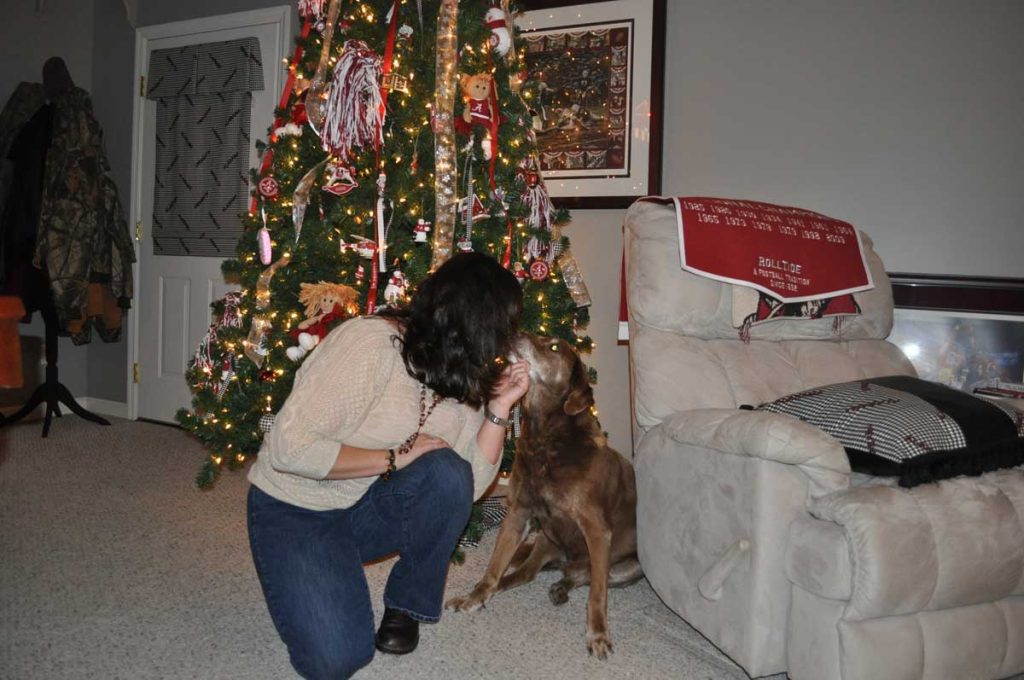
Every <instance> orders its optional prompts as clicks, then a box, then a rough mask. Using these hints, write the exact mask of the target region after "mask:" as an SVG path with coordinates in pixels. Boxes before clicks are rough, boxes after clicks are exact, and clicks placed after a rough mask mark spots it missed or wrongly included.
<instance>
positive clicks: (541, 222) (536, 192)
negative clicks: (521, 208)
mask: <svg viewBox="0 0 1024 680" xmlns="http://www.w3.org/2000/svg"><path fill="white" fill-rule="evenodd" d="M534 177H535V179H531V178H528V179H527V182H526V190H525V191H524V192H523V202H524V203H525V204H526V205H527V206H529V208H530V215H529V217H527V223H528V224H529V225H530V227H532V228H533V229H546V230H548V231H550V230H551V228H552V222H553V221H554V215H555V205H554V203H552V202H551V197H550V196H549V195H548V190H547V187H545V186H544V182H542V181H540V178H539V176H536V175H535V176H534Z"/></svg>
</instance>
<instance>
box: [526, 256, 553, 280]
mask: <svg viewBox="0 0 1024 680" xmlns="http://www.w3.org/2000/svg"><path fill="white" fill-rule="evenodd" d="M550 273H551V267H550V266H548V263H547V262H545V261H544V260H534V261H533V262H531V263H530V278H531V279H533V280H534V281H543V280H544V279H546V278H548V274H550Z"/></svg>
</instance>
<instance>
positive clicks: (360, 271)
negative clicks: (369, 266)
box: [356, 265, 366, 283]
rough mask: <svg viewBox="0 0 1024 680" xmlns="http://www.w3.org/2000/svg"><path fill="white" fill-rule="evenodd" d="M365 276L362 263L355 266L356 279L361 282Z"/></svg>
mask: <svg viewBox="0 0 1024 680" xmlns="http://www.w3.org/2000/svg"><path fill="white" fill-rule="evenodd" d="M365 278H366V269H365V268H363V265H359V266H357V267H356V281H358V282H359V283H362V282H363V280H364V279H365Z"/></svg>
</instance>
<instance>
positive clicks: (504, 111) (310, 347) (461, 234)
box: [178, 0, 592, 487]
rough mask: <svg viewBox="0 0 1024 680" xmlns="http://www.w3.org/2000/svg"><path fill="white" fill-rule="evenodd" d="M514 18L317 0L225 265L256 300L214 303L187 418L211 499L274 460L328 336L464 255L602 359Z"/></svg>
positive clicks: (504, 8)
mask: <svg viewBox="0 0 1024 680" xmlns="http://www.w3.org/2000/svg"><path fill="white" fill-rule="evenodd" d="M342 5H344V10H343V11H342V10H341V7H342ZM513 12H514V8H510V7H509V6H508V0H504V2H503V3H501V4H497V5H491V4H488V3H487V2H486V1H485V0H471V1H469V2H466V1H463V2H461V3H460V2H457V0H434V1H430V0H423V1H417V2H412V1H410V0H365V1H363V2H345V3H342V2H340V0H330V2H327V0H300V2H299V13H300V16H301V17H302V18H303V27H302V31H301V34H300V36H299V38H298V40H297V43H296V49H295V53H294V56H293V57H292V59H291V60H290V64H289V67H288V68H289V76H288V82H287V84H286V87H285V91H284V93H283V94H282V97H281V100H280V105H279V108H278V109H277V110H276V111H275V112H274V115H275V121H274V123H273V125H272V126H271V128H270V130H269V135H268V141H267V142H266V144H264V145H262V146H261V147H260V151H261V154H262V156H261V158H262V162H261V165H260V167H259V169H258V170H253V177H252V180H253V185H254V186H256V187H257V190H255V191H254V193H253V198H252V203H251V207H250V210H249V212H248V214H247V215H244V216H243V221H244V227H245V229H244V234H243V236H242V238H241V240H240V242H239V244H238V249H237V253H236V257H235V258H234V259H230V260H227V261H226V262H225V263H224V265H223V273H224V276H225V280H227V281H228V282H230V283H233V284H236V285H237V287H238V289H239V291H238V292H235V293H230V294H228V295H227V296H226V297H225V298H224V299H223V300H221V301H220V302H218V303H216V304H215V305H214V307H215V309H214V311H215V318H216V319H217V321H216V322H215V323H214V324H213V325H212V326H211V327H210V329H209V331H208V333H207V336H206V338H205V339H204V340H203V342H202V343H201V345H200V346H199V348H198V350H197V351H196V356H195V359H194V361H193V363H192V365H191V366H190V368H189V371H188V374H187V375H188V380H189V381H190V385H191V387H192V389H193V395H194V396H193V402H192V409H191V410H182V411H181V412H179V414H178V420H179V422H180V423H181V425H182V426H183V427H185V428H186V429H187V430H189V431H190V432H191V433H193V434H194V435H195V436H196V437H198V438H199V439H200V440H201V441H202V442H203V443H204V444H205V446H206V447H207V448H208V449H209V450H210V456H209V459H208V460H207V461H206V463H205V464H204V466H203V468H202V470H201V471H200V472H199V474H198V477H197V483H198V485H199V486H200V487H207V486H210V485H212V484H213V483H214V481H215V479H216V477H217V475H218V474H219V473H220V471H221V470H222V469H223V468H224V467H225V466H226V467H229V468H238V467H241V466H243V465H244V464H245V462H246V460H247V459H249V458H250V457H251V456H253V455H255V454H256V453H257V452H258V451H259V448H260V444H261V442H262V439H263V435H264V434H265V432H267V431H269V428H270V427H271V426H272V424H273V418H274V414H275V413H276V412H277V410H278V409H279V408H280V407H281V405H282V404H283V403H284V400H285V399H286V398H287V397H288V394H289V392H290V390H291V387H292V381H293V378H294V374H295V371H296V369H297V368H298V367H299V366H300V365H301V362H302V361H303V359H304V357H305V356H307V355H308V354H309V353H310V352H315V351H316V344H317V342H318V340H319V339H320V338H322V337H323V336H324V335H326V333H327V332H329V331H330V329H331V328H333V327H334V326H335V325H337V324H339V323H341V322H342V321H343V320H344V319H345V318H347V317H350V316H352V315H358V314H365V313H372V312H373V311H374V309H377V308H379V307H381V306H382V305H400V304H402V303H403V301H405V300H407V299H408V298H409V297H410V296H413V295H415V294H416V286H417V283H418V282H419V281H421V280H422V279H423V277H425V276H426V275H427V274H428V273H429V272H430V271H431V270H432V269H433V268H436V267H437V266H438V265H440V264H441V263H442V262H443V261H444V260H445V259H447V257H449V256H450V255H451V254H452V252H453V251H458V250H468V249H472V250H475V251H478V252H485V253H488V254H490V255H491V256H492V257H495V258H496V259H498V260H499V261H501V262H502V263H503V264H504V265H505V266H506V267H508V268H510V269H512V270H513V271H514V272H515V273H516V275H517V277H519V279H520V280H521V282H522V285H523V291H524V303H525V307H524V311H523V316H522V321H521V327H522V329H523V330H525V331H528V332H533V333H539V334H542V335H551V336H555V337H559V338H563V339H565V340H568V341H570V342H572V343H574V345H575V346H576V347H577V348H578V349H579V350H580V351H582V352H587V351H589V350H590V348H591V344H592V343H591V341H590V339H589V338H588V337H586V336H585V335H580V334H578V332H579V331H582V329H583V328H585V326H586V324H587V321H588V316H587V305H588V304H589V299H588V298H587V293H586V289H585V287H584V286H583V283H582V281H581V280H580V278H579V274H578V269H577V268H576V264H575V261H574V260H573V259H572V256H571V254H570V253H569V243H568V239H566V238H564V237H563V236H562V235H561V233H560V227H561V225H563V224H564V223H565V222H567V220H568V217H569V216H568V213H567V212H566V211H564V210H556V209H555V208H554V207H553V205H552V203H551V200H550V198H549V197H548V194H547V191H546V189H545V186H544V182H543V179H542V177H541V174H540V165H539V161H538V157H537V145H536V138H535V137H534V133H533V118H532V115H531V111H530V108H529V103H528V102H529V101H530V100H531V99H535V98H536V90H535V86H536V83H534V82H531V81H530V80H529V79H528V77H527V75H526V74H527V70H526V67H525V55H524V54H523V53H522V51H521V50H520V49H517V48H518V47H519V46H518V44H517V43H516V41H515V34H514V26H513V23H512V21H511V20H510V17H511V16H512V13H513ZM510 440H511V433H510ZM513 448H514V446H513V444H512V443H511V441H510V442H509V443H508V445H507V446H506V461H505V469H507V468H508V466H509V463H510V456H511V452H512V450H513Z"/></svg>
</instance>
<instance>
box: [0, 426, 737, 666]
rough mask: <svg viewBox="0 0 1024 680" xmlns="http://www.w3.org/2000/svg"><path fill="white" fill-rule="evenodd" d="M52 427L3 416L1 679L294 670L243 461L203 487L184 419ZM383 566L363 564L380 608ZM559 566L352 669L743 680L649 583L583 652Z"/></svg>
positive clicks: (481, 559)
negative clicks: (610, 646) (402, 649)
mask: <svg viewBox="0 0 1024 680" xmlns="http://www.w3.org/2000/svg"><path fill="white" fill-rule="evenodd" d="M40 430H41V426H40V425H39V424H38V423H27V424H19V425H16V426H13V427H9V428H4V429H0V678H3V679H4V680H7V679H12V680H13V679H18V680H21V679H37V678H44V679H47V680H51V679H62V678H98V679H103V680H109V679H112V678H125V679H130V680H139V679H144V678H202V679H214V678H216V679H219V678H224V679H229V678H246V679H254V680H256V679H263V678H267V679H270V678H292V677H295V675H294V673H293V672H292V670H291V667H290V665H289V663H288V659H287V653H286V651H285V648H284V646H283V644H282V643H281V642H280V640H279V639H278V637H277V634H276V633H275V631H274V628H273V625H272V624H271V622H270V618H269V616H268V614H267V611H266V608H265V605H264V603H263V599H262V596H261V594H260V590H259V584H258V582H257V580H256V574H255V572H254V570H253V567H252V563H251V560H250V556H249V549H248V542H247V538H246V531H245V512H244V508H245V502H244V499H245V495H244V494H245V491H246V488H247V485H246V482H245V479H244V474H240V473H227V474H225V475H224V476H223V477H222V479H221V481H220V483H219V485H218V486H217V487H216V488H215V489H214V490H212V491H203V492H201V491H198V490H197V489H196V488H195V486H194V485H193V477H194V475H195V473H196V471H197V469H198V466H199V464H200V462H201V461H202V459H203V456H204V453H203V450H202V449H201V447H200V446H199V445H198V444H197V443H195V442H194V441H192V440H191V439H190V438H189V437H188V436H187V435H185V434H184V433H183V432H181V431H179V430H176V429H174V428H169V427H163V426H159V425H153V424H148V423H133V422H126V421H116V422H115V423H114V424H113V425H112V426H110V427H100V426H97V425H93V424H91V423H87V422H85V421H83V420H81V419H79V418H77V417H74V416H65V417H64V418H61V419H59V420H57V421H55V422H54V425H53V427H52V429H51V432H50V437H49V438H48V439H45V440H44V439H40V437H39V435H40ZM494 535H495V532H493V531H492V532H490V533H489V534H488V535H487V536H486V537H485V540H484V542H483V544H482V545H481V547H480V548H477V549H474V550H470V551H469V552H468V559H467V561H466V563H465V564H464V565H462V566H453V567H452V569H451V571H450V574H449V579H448V592H449V594H452V593H462V592H465V591H466V590H467V589H468V588H469V587H470V586H471V585H472V584H473V583H475V582H476V579H477V578H479V576H480V575H481V574H482V573H483V570H484V567H485V565H486V562H487V558H488V556H489V554H490V550H491V548H492V546H493V541H494ZM388 569H390V563H389V562H385V563H382V564H378V565H374V566H372V567H370V568H369V569H368V578H369V580H370V587H371V591H372V592H373V593H374V598H375V600H376V602H375V607H376V612H377V616H378V620H379V616H380V613H381V604H380V602H379V599H380V593H381V592H382V590H383V584H384V580H385V578H386V576H387V571H388ZM555 578H556V576H555V574H543V575H542V576H541V577H540V578H539V579H538V581H537V582H534V583H532V584H529V585H526V586H523V587H521V588H519V589H517V590H514V591H511V592H508V593H503V594H501V595H498V596H497V597H496V598H495V599H494V600H493V601H492V602H491V603H490V604H489V605H488V606H487V608H486V609H484V610H483V611H480V612H477V613H475V614H468V615H467V614H453V613H451V612H446V613H445V616H444V617H443V618H442V620H441V622H440V623H439V624H437V625H433V626H425V627H424V628H423V634H422V640H421V643H420V648H419V649H418V650H417V651H416V652H415V653H414V654H412V655H410V656H407V657H387V656H383V655H378V657H377V658H376V659H375V660H374V661H373V663H372V664H371V665H370V666H368V667H367V668H366V669H364V670H363V671H362V672H360V673H359V674H358V675H357V677H358V678H367V679H373V678H406V677H407V678H425V679H428V680H431V679H434V678H437V679H438V680H441V679H444V680H456V679H460V678H491V679H503V678H510V679H513V678H514V679H516V680H528V679H534V678H551V679H557V680H571V679H574V678H586V679H587V680H599V679H603V678H614V679H616V680H621V679H625V678H638V679H645V680H646V679H649V678H673V679H678V680H698V679H700V680H710V679H718V678H735V679H737V680H741V679H743V678H746V675H745V674H744V673H743V671H742V670H740V669H739V667H737V666H736V665H735V664H733V663H732V662H730V661H729V660H728V659H726V658H725V657H724V656H723V655H722V654H721V653H720V652H719V651H717V650H716V649H715V648H714V647H713V646H712V645H711V644H710V643H708V642H707V641H706V640H704V639H703V638H702V637H701V636H700V635H698V634H697V633H695V632H694V631H693V629H691V628H690V627H689V626H687V625H686V623H684V622H683V621H682V620H681V619H679V618H678V617H677V616H675V614H673V613H672V612H671V611H670V610H669V609H668V608H666V607H665V606H664V605H663V604H662V603H661V601H660V600H659V599H658V597H657V596H656V595H655V594H654V592H653V591H652V590H651V589H650V587H649V586H648V585H647V584H646V582H642V583H640V584H638V585H635V586H632V587H630V588H627V589H625V590H617V591H612V593H611V597H610V603H609V618H610V625H611V631H612V636H613V640H614V643H615V654H614V655H612V657H611V658H610V659H609V660H608V661H605V662H601V661H597V660H595V659H592V658H589V657H588V656H587V652H586V647H585V646H584V642H583V635H584V616H585V609H586V605H585V601H586V590H585V589H584V590H581V591H577V592H576V593H574V594H573V596H572V598H571V599H570V601H569V603H568V604H566V605H564V606H562V607H554V606H552V605H551V604H550V603H549V602H548V598H547V587H548V585H549V584H550V583H552V582H553V581H554V580H555Z"/></svg>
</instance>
